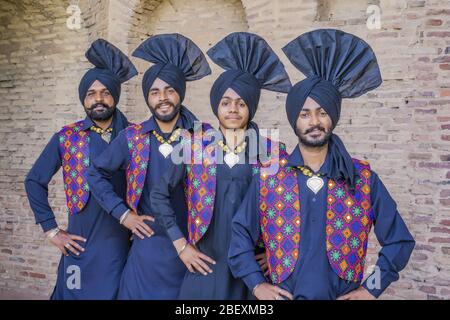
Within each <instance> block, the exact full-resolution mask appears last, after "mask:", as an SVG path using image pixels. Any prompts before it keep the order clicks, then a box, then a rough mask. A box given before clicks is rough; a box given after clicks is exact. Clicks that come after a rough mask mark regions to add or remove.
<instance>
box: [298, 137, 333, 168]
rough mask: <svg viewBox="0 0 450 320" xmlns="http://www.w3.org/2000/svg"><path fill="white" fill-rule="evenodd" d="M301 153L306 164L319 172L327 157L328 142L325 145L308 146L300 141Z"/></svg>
mask: <svg viewBox="0 0 450 320" xmlns="http://www.w3.org/2000/svg"><path fill="white" fill-rule="evenodd" d="M298 145H299V147H300V153H301V154H302V157H303V161H304V163H305V165H306V166H308V167H310V168H311V169H312V170H313V171H314V172H317V171H319V170H320V168H321V167H322V165H323V163H324V162H325V158H326V157H327V152H328V143H327V144H326V145H324V146H323V147H308V146H305V145H304V144H302V143H301V142H299V144H298Z"/></svg>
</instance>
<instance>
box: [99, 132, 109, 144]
mask: <svg viewBox="0 0 450 320" xmlns="http://www.w3.org/2000/svg"><path fill="white" fill-rule="evenodd" d="M101 137H102V139H103V140H104V141H106V143H110V142H111V132H103V133H102V135H101Z"/></svg>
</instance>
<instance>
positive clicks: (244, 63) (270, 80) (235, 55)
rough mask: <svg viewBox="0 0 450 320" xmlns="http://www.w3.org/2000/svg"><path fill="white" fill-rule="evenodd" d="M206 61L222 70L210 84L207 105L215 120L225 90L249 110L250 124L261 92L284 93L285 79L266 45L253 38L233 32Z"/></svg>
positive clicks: (283, 70) (280, 66) (280, 65)
mask: <svg viewBox="0 0 450 320" xmlns="http://www.w3.org/2000/svg"><path fill="white" fill-rule="evenodd" d="M207 54H208V55H209V57H210V58H211V59H212V60H213V61H214V62H215V63H217V64H218V65H219V66H221V67H222V68H224V69H225V70H226V71H225V72H224V73H222V74H221V75H220V76H219V78H217V80H216V81H215V82H214V84H213V86H212V88H211V93H210V102H211V107H212V110H213V112H214V114H215V115H216V116H217V111H218V108H219V103H220V100H221V99H222V97H223V95H224V93H225V91H226V90H227V89H228V88H231V89H233V90H234V91H235V92H236V93H237V94H238V95H239V96H240V97H241V98H242V99H243V100H244V101H245V103H246V105H247V106H248V108H249V115H250V118H249V120H252V119H253V117H254V115H255V113H256V110H257V108H258V103H259V98H260V95H261V88H263V89H267V90H272V91H276V92H285V93H287V92H288V91H289V89H290V88H291V82H290V80H289V76H288V75H287V73H286V70H285V69H284V66H283V64H282V63H281V61H280V59H279V58H278V56H277V55H276V54H275V53H274V52H273V50H272V49H271V48H270V46H269V45H268V44H267V42H266V41H265V40H264V39H263V38H261V37H259V36H258V35H256V34H252V33H249V32H234V33H231V34H229V35H228V36H226V37H225V38H223V39H222V40H221V41H219V42H218V43H217V44H216V45H215V46H214V47H212V48H211V49H209V50H208V52H207Z"/></svg>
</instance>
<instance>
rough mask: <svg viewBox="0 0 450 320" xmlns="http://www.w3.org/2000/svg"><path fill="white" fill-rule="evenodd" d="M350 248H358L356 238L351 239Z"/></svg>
mask: <svg viewBox="0 0 450 320" xmlns="http://www.w3.org/2000/svg"><path fill="white" fill-rule="evenodd" d="M350 244H351V246H352V248H358V246H359V240H358V238H353V239H352V240H351V243H350Z"/></svg>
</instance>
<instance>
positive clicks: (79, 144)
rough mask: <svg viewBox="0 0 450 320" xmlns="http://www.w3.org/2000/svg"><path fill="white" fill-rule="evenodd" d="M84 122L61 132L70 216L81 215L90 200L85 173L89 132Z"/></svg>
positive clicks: (60, 150) (64, 177)
mask: <svg viewBox="0 0 450 320" xmlns="http://www.w3.org/2000/svg"><path fill="white" fill-rule="evenodd" d="M83 126H84V121H78V122H75V123H73V124H70V125H68V126H65V127H63V128H62V129H61V131H60V132H59V153H60V156H61V159H62V169H63V171H62V172H63V179H64V190H65V193H66V200H67V207H68V209H69V213H70V214H75V213H79V212H80V211H81V210H83V208H84V207H85V206H86V204H87V202H88V200H89V185H88V183H87V180H86V178H85V171H86V169H87V168H88V167H89V139H90V138H89V133H90V131H89V130H84V129H85V128H83Z"/></svg>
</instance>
